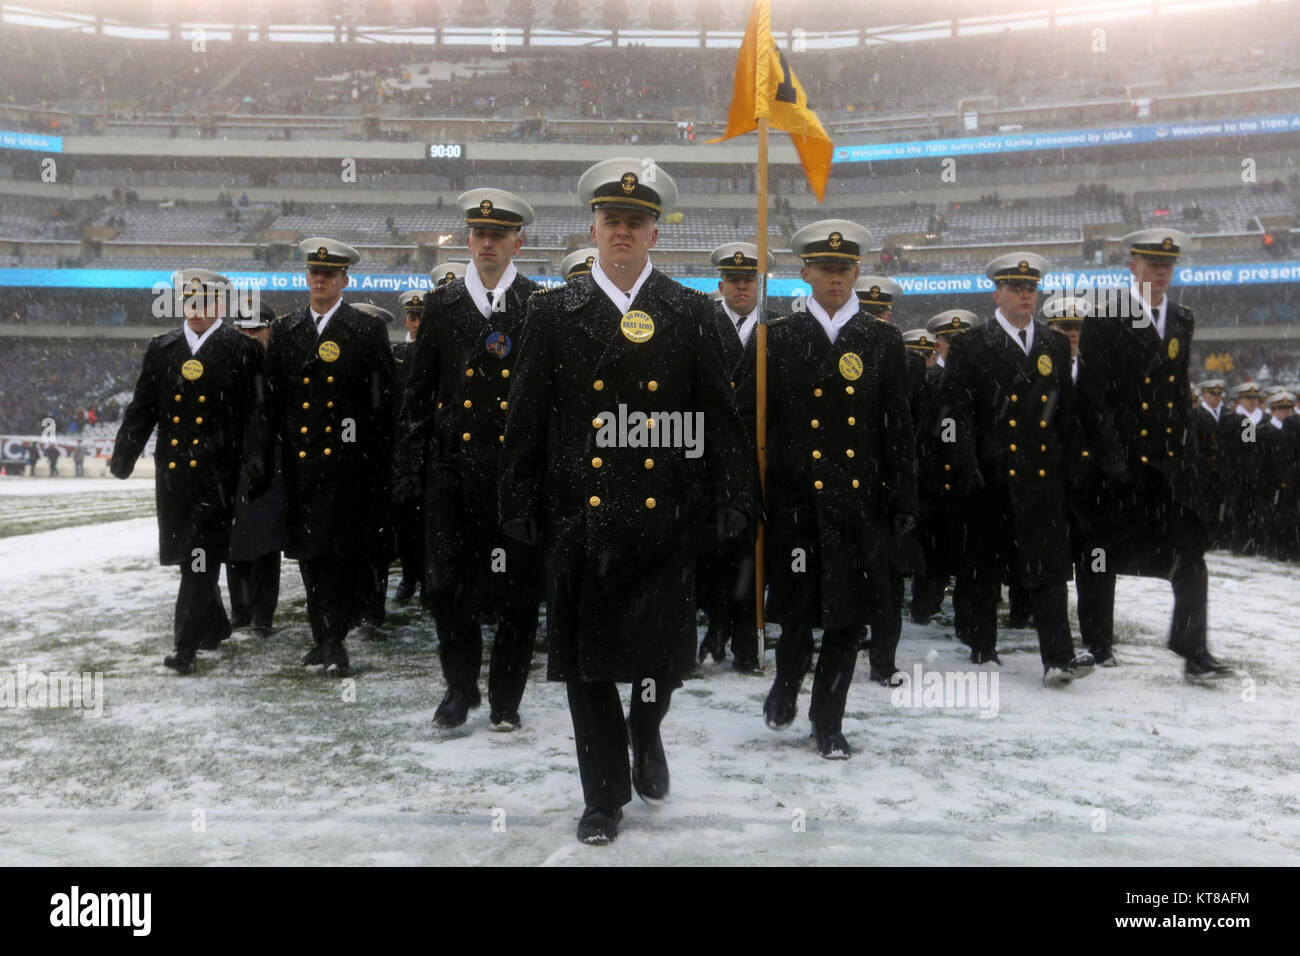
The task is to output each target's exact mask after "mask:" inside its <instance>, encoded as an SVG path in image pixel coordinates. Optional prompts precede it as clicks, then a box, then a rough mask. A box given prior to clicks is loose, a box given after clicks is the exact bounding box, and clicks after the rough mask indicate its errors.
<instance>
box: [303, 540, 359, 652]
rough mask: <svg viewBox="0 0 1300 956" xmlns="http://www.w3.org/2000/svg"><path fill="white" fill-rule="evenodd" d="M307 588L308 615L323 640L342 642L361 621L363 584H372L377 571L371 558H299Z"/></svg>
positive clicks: (316, 635)
mask: <svg viewBox="0 0 1300 956" xmlns="http://www.w3.org/2000/svg"><path fill="white" fill-rule="evenodd" d="M298 568H299V570H300V571H301V572H302V583H303V586H304V587H305V588H306V589H307V619H308V621H310V622H311V636H312V638H313V639H314V640H315V641H316V643H317V644H318V645H319V644H326V643H329V642H331V641H338V642H340V643H341V642H342V641H343V639H344V638H346V637H347V635H348V631H350V630H351V629H352V627H353V625H355V624H356V623H357V620H358V619H359V618H358V616H359V613H360V604H359V601H358V597H359V595H360V593H361V588H362V587H363V586H364V587H370V586H371V583H370V582H371V581H372V580H373V579H372V577H371V575H372V574H373V573H374V572H373V568H372V566H371V562H370V561H369V560H368V559H361V560H358V559H356V558H352V557H341V556H337V555H330V556H328V557H323V558H303V559H302V560H300V561H299V562H298Z"/></svg>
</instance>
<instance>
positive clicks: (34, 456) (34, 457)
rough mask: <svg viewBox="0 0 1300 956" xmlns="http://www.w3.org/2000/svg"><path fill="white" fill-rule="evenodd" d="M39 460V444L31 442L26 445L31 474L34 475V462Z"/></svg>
mask: <svg viewBox="0 0 1300 956" xmlns="http://www.w3.org/2000/svg"><path fill="white" fill-rule="evenodd" d="M40 460H41V446H40V445H38V444H36V442H32V443H31V444H30V445H28V446H27V464H29V465H31V466H32V473H31V476H32V477H33V478H35V477H36V463H37V462H38V461H40Z"/></svg>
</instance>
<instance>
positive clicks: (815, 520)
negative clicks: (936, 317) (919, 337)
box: [737, 312, 917, 628]
mask: <svg viewBox="0 0 1300 956" xmlns="http://www.w3.org/2000/svg"><path fill="white" fill-rule="evenodd" d="M767 343H768V345H767V348H768V360H767V547H766V553H765V558H766V569H767V571H766V573H767V581H768V583H769V590H768V600H767V617H768V618H769V619H770V620H773V621H776V622H778V623H780V624H782V625H784V626H787V627H792V626H801V625H807V626H817V627H823V628H832V627H834V628H839V627H852V626H860V625H864V624H871V623H874V622H875V621H877V620H878V619H881V618H882V617H883V616H885V615H887V614H889V613H890V598H889V557H890V552H891V550H892V545H893V526H892V522H891V518H892V516H894V515H898V514H910V515H915V514H916V509H917V501H916V455H915V438H914V436H913V433H912V418H911V411H910V408H909V405H910V394H909V388H908V382H907V370H906V356H905V354H904V349H903V337H902V335H901V334H900V333H899V331H898V329H896V328H894V327H893V326H892V325H889V324H888V323H885V322H879V321H877V320H876V319H874V318H872V317H871V316H869V315H866V314H864V313H862V312H859V313H858V314H857V315H856V316H854V317H853V318H852V319H850V320H849V321H848V323H847V324H846V325H845V326H844V327H843V328H842V329H841V330H840V332H839V335H838V337H837V338H836V340H835V342H834V344H832V343H831V341H830V339H829V338H828V337H827V336H826V333H825V331H823V329H822V327H821V325H820V324H819V323H818V322H817V320H816V319H815V318H814V317H813V316H812V315H811V314H809V313H807V312H801V313H798V314H795V315H792V316H789V317H786V318H782V319H778V320H777V321H775V322H773V323H772V324H771V326H770V327H769V329H768V337H767ZM737 390H738V393H739V394H740V396H741V400H742V402H743V405H744V407H743V409H742V412H743V414H744V415H745V418H746V422H748V421H749V420H750V419H752V417H753V414H752V412H753V402H754V401H755V390H754V387H753V369H752V368H746V369H745V370H744V372H743V373H742V377H741V379H740V381H739V382H738V383H737Z"/></svg>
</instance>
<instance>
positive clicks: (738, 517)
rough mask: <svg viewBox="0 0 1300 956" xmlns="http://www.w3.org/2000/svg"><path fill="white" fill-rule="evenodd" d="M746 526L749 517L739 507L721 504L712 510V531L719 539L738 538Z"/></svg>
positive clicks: (747, 525)
mask: <svg viewBox="0 0 1300 956" xmlns="http://www.w3.org/2000/svg"><path fill="white" fill-rule="evenodd" d="M747 527H749V519H748V518H746V517H745V512H743V511H741V510H740V509H739V508H735V507H732V506H731V505H722V506H720V507H719V508H718V509H717V510H716V511H714V512H713V531H714V533H715V534H716V535H717V536H718V540H719V541H730V540H731V539H732V538H739V537H740V536H741V535H742V534H744V533H745V529H746V528H747Z"/></svg>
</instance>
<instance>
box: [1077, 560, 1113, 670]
mask: <svg viewBox="0 0 1300 956" xmlns="http://www.w3.org/2000/svg"><path fill="white" fill-rule="evenodd" d="M1095 560H1096V559H1095V558H1093V557H1092V556H1091V555H1090V554H1082V555H1079V556H1078V557H1076V558H1075V560H1074V591H1075V594H1076V595H1077V597H1078V603H1079V636H1080V637H1081V638H1082V639H1083V646H1084V647H1086V648H1087V649H1088V650H1090V651H1091V652H1092V656H1093V657H1095V658H1097V659H1098V660H1102V659H1103V658H1106V657H1109V656H1110V655H1111V652H1112V648H1113V647H1114V646H1115V575H1114V574H1113V573H1111V572H1108V571H1093V570H1092V567H1093V564H1094V563H1095Z"/></svg>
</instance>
